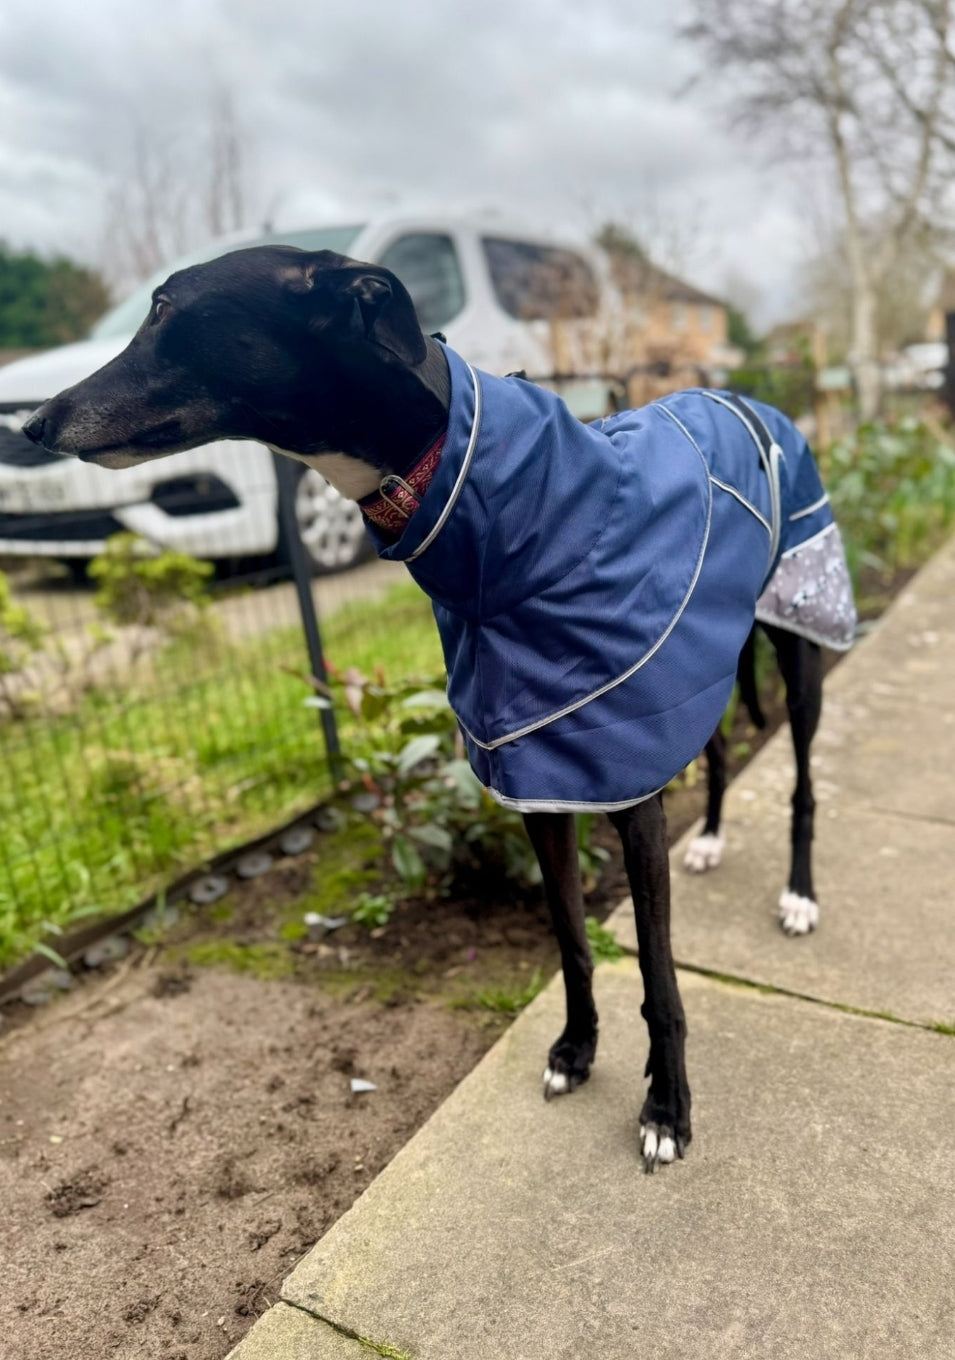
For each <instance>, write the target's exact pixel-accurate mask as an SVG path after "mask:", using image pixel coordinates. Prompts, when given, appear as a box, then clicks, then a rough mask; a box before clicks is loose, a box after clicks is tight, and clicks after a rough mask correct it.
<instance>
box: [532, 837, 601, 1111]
mask: <svg viewBox="0 0 955 1360" xmlns="http://www.w3.org/2000/svg"><path fill="white" fill-rule="evenodd" d="M524 825H525V826H526V827H527V834H528V835H529V836H530V839H531V844H532V845H533V847H534V851H535V853H536V855H537V859H538V862H539V864H540V867H541V873H542V874H543V877H544V891H545V893H546V894H547V905H548V906H549V907H550V913H551V916H552V918H553V921H554V931H555V933H556V935H557V943H558V944H559V945H560V959H561V964H562V965H563V969H564V988H565V990H566V993H567V1024H566V1025H565V1027H564V1032H563V1033H562V1034H561V1036H560V1038H559V1039H557V1041H556V1042H555V1043H554V1044H553V1045H552V1047H551V1050H550V1053H549V1054H548V1058H547V1068H546V1070H545V1072H544V1097H545V1099H547V1100H550V1098H551V1097H552V1096H560V1095H565V1094H566V1093H567V1092H568V1091H572V1090H573V1089H574V1087H575V1086H579V1085H580V1084H581V1082H583V1081H586V1080H587V1078H588V1077H589V1076H590V1065H591V1063H592V1062H593V1060H594V1053H595V1052H596V1048H597V1009H596V1007H595V1005H594V994H593V985H592V979H593V972H594V965H593V960H592V959H591V957H590V946H589V945H588V943H587V930H586V927H585V925H584V898H583V892H582V890H581V886H580V862H579V859H578V855H577V828H576V826H575V824H574V818H573V816H572V815H571V814H570V813H560V812H533V813H525V814H524Z"/></svg>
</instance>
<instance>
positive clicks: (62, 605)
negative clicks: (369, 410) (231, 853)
mask: <svg viewBox="0 0 955 1360" xmlns="http://www.w3.org/2000/svg"><path fill="white" fill-rule="evenodd" d="M299 477H300V472H297V471H296V466H295V465H294V464H292V463H291V462H289V460H287V459H281V458H280V459H277V460H276V463H275V468H274V470H268V469H267V467H266V475H265V476H264V478H263V483H262V485H261V487H259V488H257V489H258V491H259V492H260V494H261V495H262V496H263V497H268V498H271V499H274V496H275V489H276V487H275V483H276V481H277V482H278V488H279V496H280V500H279V510H280V514H281V528H282V532H281V533H280V534H279V535H278V538H279V540H280V542H281V544H282V548H283V553H284V558H285V560H284V561H278V560H276V558H275V556H274V555H271V556H269V557H265V558H258V559H251V560H250V559H248V558H241V557H239V556H238V555H236V554H233V553H232V552H231V547H230V543H229V541H228V536H227V535H226V536H223V535H221V534H220V535H218V536H217V537H216V538H215V551H216V553H217V555H218V556H217V561H216V567H215V573H214V576H213V577H212V578H211V580H210V581H209V582H208V583H207V587H204V589H203V596H204V600H203V602H201V603H194V604H188V603H183V602H182V601H181V600H180V601H176V600H168V599H167V600H163V599H160V600H159V603H158V605H156V602H155V600H154V599H153V597H152V595H151V594H150V590H149V589H148V588H147V589H145V590H144V591H143V592H142V598H141V599H139V598H137V597H136V588H135V586H134V587H133V588H132V593H133V599H132V601H131V602H130V600H128V599H126V598H125V597H124V598H123V599H122V600H121V604H122V608H120V609H119V610H117V608H116V607H115V601H114V607H113V608H112V609H104V607H103V605H102V604H101V602H100V591H101V590H102V586H103V579H102V577H100V579H99V583H98V584H99V587H100V591H97V589H96V582H91V581H90V580H89V579H83V577H84V572H85V569H86V566H87V563H86V562H85V561H84V560H82V559H81V560H80V562H79V563H77V561H76V559H69V558H65V559H63V561H58V560H57V558H56V557H55V556H51V557H42V558H37V557H31V556H28V555H24V556H20V555H17V554H8V555H7V556H5V557H2V558H0V570H2V572H3V575H2V576H0V771H2V777H0V820H2V828H3V831H2V836H0V970H2V968H3V967H4V966H5V965H6V964H7V963H8V962H9V961H10V960H11V959H12V958H14V957H15V956H16V955H17V954H19V953H21V952H22V951H23V950H24V949H25V948H26V947H27V946H28V945H30V944H31V943H33V942H34V941H35V940H37V939H38V938H40V937H41V936H43V935H47V937H49V934H50V928H51V927H52V928H53V931H54V934H55V930H56V929H66V928H72V927H74V926H76V925H78V924H80V923H82V921H83V919H84V918H85V917H87V916H93V915H97V914H100V913H102V912H108V913H113V912H116V911H119V910H122V909H123V908H125V907H128V906H130V905H131V904H132V903H133V902H135V901H137V900H139V899H140V898H141V897H143V896H144V895H145V894H146V893H148V892H151V891H154V890H155V889H156V888H157V887H161V885H162V884H163V883H165V882H168V881H169V880H170V879H172V878H174V877H175V876H176V875H177V874H179V873H181V872H182V871H183V870H184V869H187V868H191V867H193V866H195V865H197V864H200V863H201V862H202V861H203V859H204V858H205V857H206V856H209V855H211V854H213V853H214V852H217V851H221V850H222V849H224V848H226V847H228V846H229V845H230V844H238V843H241V842H244V841H246V840H248V839H250V838H251V837H253V836H256V835H258V834H260V833H261V832H263V831H265V830H267V829H269V828H270V827H272V826H274V825H275V824H277V823H279V822H281V821H283V820H285V819H287V818H288V817H290V816H292V815H293V814H294V813H295V812H296V811H298V810H299V809H301V808H304V807H307V806H308V805H310V804H312V803H314V802H316V801H317V800H319V799H320V798H322V797H323V796H325V795H327V794H330V793H331V792H332V791H333V788H334V786H335V784H336V782H337V781H338V779H339V778H340V777H341V774H342V762H341V755H340V752H339V738H338V734H337V730H336V724H335V713H334V711H332V710H329V709H328V708H327V707H317V706H316V705H315V700H316V697H319V696H318V694H317V691H316V687H315V684H314V681H313V680H312V678H311V677H313V676H317V677H318V679H319V681H321V680H322V678H323V666H324V661H325V657H324V654H323V650H322V649H323V646H324V648H325V649H327V652H328V657H329V660H330V661H331V662H332V663H333V666H334V667H336V668H337V669H338V670H339V671H344V670H347V669H348V668H350V667H354V668H356V669H358V670H359V671H364V672H365V673H373V672H374V669H375V668H376V667H383V668H384V673H385V675H386V678H387V679H389V680H391V679H397V678H399V676H405V675H408V674H411V673H415V674H421V675H422V676H423V677H431V678H432V679H433V678H434V677H435V676H436V675H439V674H440V671H441V659H440V650H439V646H438V641H437V636H436V633H435V630H434V627H433V623H432V622H431V615H430V607H429V605H428V603H427V601H426V600H425V598H424V596H423V595H421V593H420V592H419V591H418V589H417V587H415V586H414V584H413V583H412V582H411V581H410V579H409V578H408V577H407V573H405V572H404V571H403V570H402V569H401V568H400V567H397V566H394V565H392V564H389V563H383V562H379V561H377V560H374V561H372V560H368V561H365V562H363V563H362V564H360V565H358V566H356V567H354V568H353V569H351V570H348V571H344V572H341V573H336V574H327V575H314V574H313V563H312V561H311V560H310V557H309V554H308V551H307V548H306V545H305V543H304V542H303V537H302V533H301V514H300V508H301V507H300V504H298V509H297V497H298V502H300V500H301V483H300V481H299ZM255 493H256V488H255V487H253V488H251V489H250V488H246V494H247V495H248V494H252V495H254V494H255ZM42 518H43V516H42V515H40V514H39V513H38V515H37V520H38V521H39V520H42ZM78 518H82V520H83V523H82V525H80V526H78V527H77V528H76V530H75V532H76V533H86V532H87V531H88V527H89V516H88V513H87V512H82V514H81V515H80V516H79V517H78ZM57 527H58V531H59V530H60V529H63V528H64V527H65V528H66V541H72V542H73V543H76V542H79V541H81V540H79V539H77V538H76V537H74V538H73V539H72V540H69V516H68V515H64V514H63V513H60V514H59V515H58V516H57ZM30 532H34V530H30ZM113 541H114V542H115V540H113ZM8 546H9V541H8ZM0 552H2V549H0ZM368 555H370V554H368ZM64 562H65V563H66V565H64V564H63V563H64ZM94 570H95V568H94ZM120 576H121V577H122V571H121V572H120ZM128 584H129V583H128V581H127V582H126V586H128ZM173 584H174V585H177V584H180V585H181V580H180V578H175V577H174V579H173ZM187 584H188V578H187ZM120 587H121V590H120V593H121V594H122V589H123V588H125V587H124V585H123V581H122V580H121V581H120ZM126 593H127V595H128V594H129V590H127V591H126ZM154 593H155V592H154ZM186 594H188V590H187V591H186ZM318 617H320V618H321V620H322V629H323V635H322V636H320V634H319V629H318V624H317V618H318Z"/></svg>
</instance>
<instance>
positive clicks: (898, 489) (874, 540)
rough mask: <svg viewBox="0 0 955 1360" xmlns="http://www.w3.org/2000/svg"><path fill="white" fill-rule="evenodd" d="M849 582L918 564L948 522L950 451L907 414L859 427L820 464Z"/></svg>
mask: <svg viewBox="0 0 955 1360" xmlns="http://www.w3.org/2000/svg"><path fill="white" fill-rule="evenodd" d="M825 465H826V481H827V485H828V489H829V494H830V498H831V500H832V507H833V511H834V512H835V516H836V519H837V520H838V521H839V524H840V527H841V529H842V534H843V538H844V539H845V543H846V553H847V556H848V559H849V567H850V570H851V571H852V574H853V578H854V579H855V580H856V582H858V577H859V572H860V569H862V568H863V567H869V568H873V569H875V570H876V571H878V572H880V573H882V574H883V575H884V576H886V577H888V576H891V575H892V574H894V573H895V572H897V571H902V570H907V569H911V568H914V567H918V566H921V564H922V563H923V562H925V561H926V560H927V559H928V558H929V557H930V556H931V554H932V552H933V551H934V550H935V548H937V547H938V545H939V544H940V543H941V542H942V540H943V539H944V537H945V535H946V533H947V532H948V530H949V529H950V528H951V526H952V524H953V523H955V449H953V447H952V446H951V445H950V444H948V443H946V442H945V441H944V439H943V438H942V437H941V432H940V431H938V430H937V429H932V428H930V427H929V426H928V425H927V424H925V423H924V422H922V421H920V420H918V419H916V418H914V417H911V416H908V417H904V418H902V419H900V420H899V421H897V422H895V423H889V422H886V421H876V422H873V423H871V424H867V425H860V426H859V428H858V429H857V430H855V431H854V432H853V434H851V435H849V436H847V437H846V438H845V439H840V440H838V441H837V442H836V443H835V444H833V445H832V447H831V448H830V449H829V451H828V456H827V457H826V459H825Z"/></svg>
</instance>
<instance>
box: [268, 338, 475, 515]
mask: <svg viewBox="0 0 955 1360" xmlns="http://www.w3.org/2000/svg"><path fill="white" fill-rule="evenodd" d="M426 345H427V353H426V355H425V358H424V360H423V361H422V362H421V363H420V364H417V365H415V366H414V367H405V366H398V365H395V364H393V363H388V364H382V365H381V366H380V369H379V371H378V372H376V373H375V374H374V375H373V380H374V399H373V400H372V401H369V399H368V391H367V388H366V387H365V382H366V381H367V378H365V377H364V376H363V379H362V388H361V390H359V389H358V388H357V386H356V391H355V392H354V393H348V394H346V396H345V403H344V404H345V406H346V409H347V410H348V412H349V414H348V417H347V419H346V420H345V421H344V422H343V424H342V427H341V429H340V432H338V434H337V437H335V439H334V443H335V445H336V447H337V448H338V449H340V450H341V452H335V453H328V452H324V451H322V450H321V449H319V450H316V451H315V452H308V451H307V450H305V451H302V452H296V451H293V450H291V449H285V448H283V449H280V450H279V452H282V453H287V454H289V456H290V457H292V458H296V459H298V460H299V461H300V462H303V463H307V464H308V465H309V467H313V468H315V469H316V471H317V472H320V473H321V475H322V476H323V477H324V478H325V479H326V480H327V481H329V482H331V484H332V486H334V487H335V489H336V490H337V491H339V492H341V494H342V495H343V496H345V497H347V498H348V499H349V500H361V499H362V498H363V497H365V496H368V495H370V494H371V493H372V492H374V491H377V490H378V487H379V484H380V482H381V479H382V477H383V476H384V475H385V474H386V473H396V474H397V475H398V476H399V477H403V476H405V475H406V474H407V473H408V472H409V471H410V470H411V469H412V468H413V467H414V466H415V464H416V463H417V462H418V460H419V459H420V458H421V456H422V454H423V453H424V452H425V450H427V449H428V448H430V447H431V446H432V445H434V443H435V442H436V441H437V440H438V439H439V438H440V437H441V435H442V434H443V433H444V431H445V430H446V428H447V424H448V409H449V407H450V404H451V377H450V374H449V372H448V361H447V359H446V358H445V354H444V348H443V346H442V345H440V344H439V343H438V342H437V341H436V340H432V339H430V337H429V338H427V340H426ZM273 447H274V446H273Z"/></svg>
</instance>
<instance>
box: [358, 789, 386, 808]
mask: <svg viewBox="0 0 955 1360" xmlns="http://www.w3.org/2000/svg"><path fill="white" fill-rule="evenodd" d="M351 805H352V807H353V808H354V809H355V811H356V812H374V810H375V808H377V807H380V806H381V794H378V793H372V792H371V790H370V789H364V790H363V791H362V792H361V793H356V794H355V795H354V797H353V798H352V799H351Z"/></svg>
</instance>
